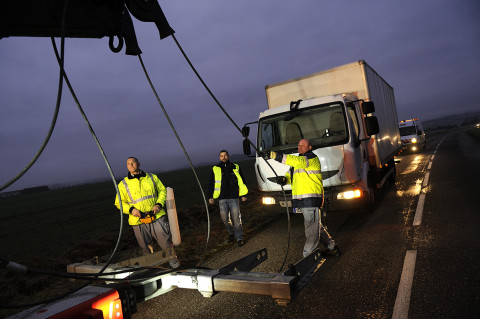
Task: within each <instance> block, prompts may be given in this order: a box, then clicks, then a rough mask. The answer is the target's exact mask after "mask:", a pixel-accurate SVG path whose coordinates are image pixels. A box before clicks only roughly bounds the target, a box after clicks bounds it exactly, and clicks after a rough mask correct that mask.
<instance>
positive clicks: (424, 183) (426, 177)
mask: <svg viewBox="0 0 480 319" xmlns="http://www.w3.org/2000/svg"><path fill="white" fill-rule="evenodd" d="M430 163H431V162H430ZM429 178H430V172H426V173H425V178H424V179H423V184H422V186H423V187H426V186H427V185H428V179H429Z"/></svg>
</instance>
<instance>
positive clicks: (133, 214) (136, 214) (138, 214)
mask: <svg viewBox="0 0 480 319" xmlns="http://www.w3.org/2000/svg"><path fill="white" fill-rule="evenodd" d="M132 216H135V217H140V216H141V215H140V211H139V210H138V209H136V208H134V209H132Z"/></svg>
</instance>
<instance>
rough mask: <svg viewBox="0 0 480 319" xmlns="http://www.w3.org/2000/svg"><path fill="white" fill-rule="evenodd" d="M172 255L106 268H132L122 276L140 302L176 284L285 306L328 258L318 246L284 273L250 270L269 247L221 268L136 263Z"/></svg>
mask: <svg viewBox="0 0 480 319" xmlns="http://www.w3.org/2000/svg"><path fill="white" fill-rule="evenodd" d="M155 255H156V256H155ZM159 257H161V258H160V259H159ZM143 258H148V260H146V259H145V260H143ZM169 258H170V253H169V252H157V253H155V254H152V255H149V256H142V257H139V258H136V259H132V260H128V261H124V262H122V263H121V265H120V263H118V264H115V265H111V266H110V267H109V268H107V269H106V270H105V272H109V271H119V270H132V271H131V272H126V273H124V274H122V277H123V278H124V279H131V281H129V282H128V285H129V286H130V287H131V288H133V290H134V292H135V298H136V301H137V302H141V301H145V300H149V299H152V298H155V297H157V296H160V295H162V294H164V293H167V292H169V291H171V290H173V289H175V288H184V289H197V290H198V291H199V292H200V293H201V294H202V295H203V296H204V297H207V298H209V297H212V296H213V295H215V294H216V293H219V292H236V293H247V294H255V295H263V296H270V297H272V298H273V299H274V300H275V302H276V303H277V304H278V305H280V306H286V305H287V304H289V303H290V302H291V301H292V300H293V299H294V298H295V297H296V296H297V295H298V294H299V293H300V291H301V290H302V289H303V288H304V286H305V284H306V283H307V282H308V280H309V279H310V278H311V277H312V276H313V274H314V273H315V272H316V271H317V270H318V269H319V268H320V267H321V266H322V264H323V263H324V262H325V259H324V258H322V256H321V250H320V249H317V250H315V251H314V252H313V253H312V254H310V255H309V256H307V257H306V258H304V259H302V260H300V261H299V262H298V263H296V264H295V265H290V267H289V268H288V269H287V270H286V271H284V272H283V273H263V272H251V270H253V269H254V268H255V267H257V266H258V265H260V264H261V263H262V262H264V261H265V260H267V259H268V253H267V249H266V248H263V249H260V250H259V251H257V252H254V253H252V254H250V255H247V256H245V257H243V258H241V259H239V260H237V261H235V262H233V263H231V264H229V265H226V266H224V267H222V268H220V269H198V268H187V269H181V270H172V271H171V272H168V273H165V269H142V270H135V268H136V267H141V266H144V265H145V264H143V265H142V263H143V262H142V261H145V262H151V260H150V259H155V260H156V262H157V264H161V263H165V262H167V261H168V259H169ZM74 265H75V266H73V265H70V266H69V267H67V269H68V271H69V272H95V270H96V272H99V271H100V269H101V268H102V267H103V266H102V265H84V266H82V265H81V264H74ZM150 265H152V263H150ZM115 276H116V275H112V276H111V277H108V276H105V277H106V279H108V278H110V279H118V278H119V277H118V276H117V277H115Z"/></svg>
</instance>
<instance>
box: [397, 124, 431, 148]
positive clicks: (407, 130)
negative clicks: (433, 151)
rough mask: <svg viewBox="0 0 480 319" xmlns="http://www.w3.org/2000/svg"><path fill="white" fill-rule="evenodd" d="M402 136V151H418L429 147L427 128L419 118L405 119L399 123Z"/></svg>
mask: <svg viewBox="0 0 480 319" xmlns="http://www.w3.org/2000/svg"><path fill="white" fill-rule="evenodd" d="M398 127H399V129H400V138H401V139H402V151H403V150H407V151H411V152H417V151H419V150H421V149H422V150H424V149H425V148H427V139H426V138H425V130H424V129H423V125H422V122H421V121H420V120H419V119H410V120H403V121H400V123H398Z"/></svg>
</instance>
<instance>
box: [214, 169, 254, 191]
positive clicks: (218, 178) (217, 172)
mask: <svg viewBox="0 0 480 319" xmlns="http://www.w3.org/2000/svg"><path fill="white" fill-rule="evenodd" d="M233 165H235V168H234V169H233V173H234V174H235V176H236V177H237V183H238V193H239V194H238V196H244V195H246V194H247V193H248V189H247V186H246V185H245V183H244V182H243V180H242V177H241V176H240V171H239V170H240V168H239V166H238V164H233ZM213 175H214V178H215V186H214V189H213V198H218V196H220V191H221V187H222V168H220V167H218V166H214V167H213Z"/></svg>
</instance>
